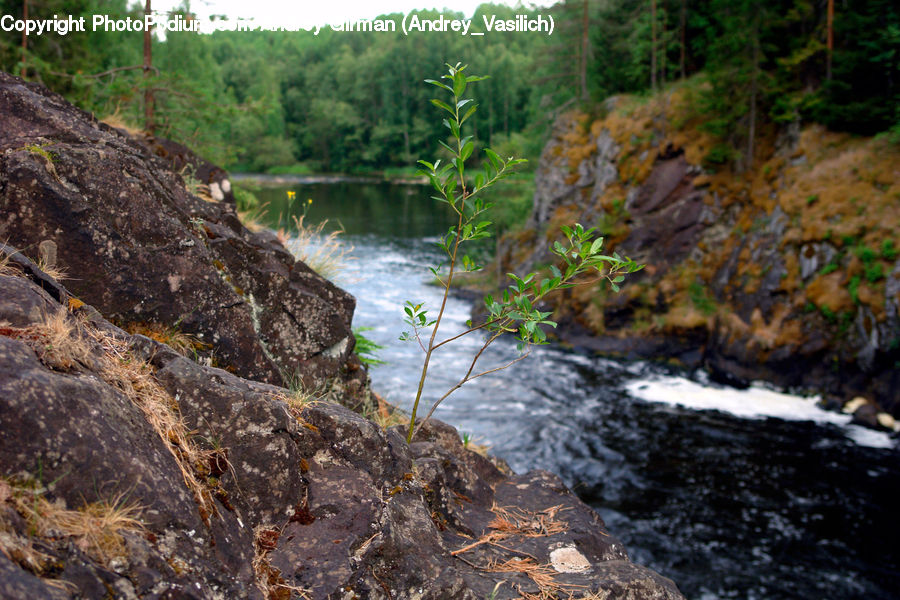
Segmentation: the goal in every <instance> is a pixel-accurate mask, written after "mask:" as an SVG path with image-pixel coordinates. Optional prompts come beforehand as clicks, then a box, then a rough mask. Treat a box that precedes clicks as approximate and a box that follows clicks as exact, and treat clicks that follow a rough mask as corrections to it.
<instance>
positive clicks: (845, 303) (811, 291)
mask: <svg viewBox="0 0 900 600" xmlns="http://www.w3.org/2000/svg"><path fill="white" fill-rule="evenodd" d="M806 297H807V298H808V299H809V301H810V302H812V303H813V304H815V305H816V306H818V307H823V306H824V307H827V308H828V309H829V310H831V312H833V313H834V314H839V313H841V312H843V311H845V310H852V309H853V299H852V298H851V297H850V293H849V292H848V291H847V289H846V285H845V284H844V274H843V273H841V272H840V271H835V272H834V273H829V274H828V275H820V276H819V277H816V278H815V279H813V280H812V281H811V282H810V284H809V285H808V286H806Z"/></svg>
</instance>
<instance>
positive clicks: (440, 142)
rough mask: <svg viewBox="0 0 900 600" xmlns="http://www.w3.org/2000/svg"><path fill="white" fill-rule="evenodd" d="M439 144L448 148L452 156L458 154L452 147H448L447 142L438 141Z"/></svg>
mask: <svg viewBox="0 0 900 600" xmlns="http://www.w3.org/2000/svg"><path fill="white" fill-rule="evenodd" d="M438 143H439V144H440V145H441V146H443V147H444V148H446V149H447V150H449V151H450V153H451V154H456V150H454V149H453V148H451V147H450V146H448V145H447V142H445V141H444V140H438Z"/></svg>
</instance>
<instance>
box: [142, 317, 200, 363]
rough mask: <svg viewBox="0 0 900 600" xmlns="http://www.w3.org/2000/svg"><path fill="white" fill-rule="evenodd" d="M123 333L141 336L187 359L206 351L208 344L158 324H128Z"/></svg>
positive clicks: (176, 329) (175, 329)
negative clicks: (163, 345)
mask: <svg viewBox="0 0 900 600" xmlns="http://www.w3.org/2000/svg"><path fill="white" fill-rule="evenodd" d="M125 331H127V332H128V333H130V334H132V335H143V336H145V337H148V338H150V339H151V340H156V341H157V342H159V343H161V344H165V345H167V346H168V347H169V348H171V349H172V350H174V351H175V352H177V353H179V354H181V355H182V356H187V357H188V358H191V357H193V355H194V353H195V352H196V351H201V350H207V349H209V348H210V344H207V343H205V342H201V341H200V340H199V339H198V338H197V337H195V336H193V335H191V334H189V333H184V332H182V331H179V330H178V328H176V327H167V326H165V325H161V324H159V323H129V324H127V325H126V326H125Z"/></svg>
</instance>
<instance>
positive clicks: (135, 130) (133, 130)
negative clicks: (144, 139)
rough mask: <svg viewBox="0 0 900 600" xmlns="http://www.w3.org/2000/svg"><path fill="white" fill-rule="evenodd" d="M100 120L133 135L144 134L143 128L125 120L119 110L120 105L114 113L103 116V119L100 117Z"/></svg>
mask: <svg viewBox="0 0 900 600" xmlns="http://www.w3.org/2000/svg"><path fill="white" fill-rule="evenodd" d="M100 122H102V123H106V124H107V125H109V126H110V127H113V128H115V129H121V130H122V131H124V132H126V133H127V134H128V135H130V136H132V137H139V136H142V135H144V131H143V129H141V128H140V127H138V126H137V125H133V124H131V123H129V122H128V121H126V120H125V118H124V117H123V116H122V113H121V112H120V111H119V107H118V106H117V107H116V111H115V112H114V113H112V114H111V115H107V116H105V117H103V118H102V119H100Z"/></svg>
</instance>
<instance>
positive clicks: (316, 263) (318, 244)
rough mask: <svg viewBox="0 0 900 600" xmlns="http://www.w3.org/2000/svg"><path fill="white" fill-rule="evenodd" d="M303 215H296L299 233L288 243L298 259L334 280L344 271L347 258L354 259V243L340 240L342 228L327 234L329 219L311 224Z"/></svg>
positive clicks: (295, 219) (323, 275)
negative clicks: (352, 257) (307, 222)
mask: <svg viewBox="0 0 900 600" xmlns="http://www.w3.org/2000/svg"><path fill="white" fill-rule="evenodd" d="M304 216H305V215H301V216H300V217H296V216H295V217H293V218H294V223H295V224H296V226H297V233H296V235H295V237H292V238H290V239H288V240H287V242H286V243H285V246H287V248H288V250H290V251H291V253H292V254H293V255H294V257H295V258H296V259H297V260H300V261H302V262H304V263H305V264H306V266H308V267H309V268H310V269H312V270H313V271H315V272H316V273H318V274H319V275H321V276H322V277H324V278H325V279H329V280H334V279H335V278H336V277H338V275H340V274H341V273H342V272H343V271H344V269H345V268H346V264H347V261H349V260H351V257H350V253H351V252H353V246H352V245H350V244H347V243H346V242H344V241H343V240H342V239H341V237H340V236H341V234H342V233H344V230H343V229H337V230H335V231H332V232H330V233H327V234H326V233H324V230H325V226H326V225H327V223H328V220H327V219H326V220H324V221H322V222H321V223H319V224H318V225H316V226H311V225H307V224H306V223H304V221H303V219H304Z"/></svg>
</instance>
